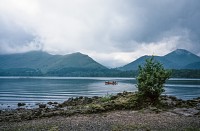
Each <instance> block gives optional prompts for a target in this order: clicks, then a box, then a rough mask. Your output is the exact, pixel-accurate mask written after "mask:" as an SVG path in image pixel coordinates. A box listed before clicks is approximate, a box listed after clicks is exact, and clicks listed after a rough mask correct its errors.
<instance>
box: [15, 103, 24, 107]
mask: <svg viewBox="0 0 200 131" xmlns="http://www.w3.org/2000/svg"><path fill="white" fill-rule="evenodd" d="M25 105H26V104H25V103H18V104H17V106H25Z"/></svg>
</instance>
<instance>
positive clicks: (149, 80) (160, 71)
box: [137, 56, 171, 103]
mask: <svg viewBox="0 0 200 131" xmlns="http://www.w3.org/2000/svg"><path fill="white" fill-rule="evenodd" d="M170 75H171V71H169V70H166V69H164V67H163V65H162V64H161V63H159V62H157V61H155V60H154V57H153V56H152V57H151V58H149V59H146V63H145V64H144V66H143V67H142V66H139V74H138V77H137V88H138V99H139V100H142V101H144V100H150V101H151V102H153V103H156V102H157V101H158V100H159V97H160V95H161V94H162V93H163V92H164V87H163V85H164V83H165V82H166V80H167V79H169V77H170ZM140 102H141V101H140Z"/></svg>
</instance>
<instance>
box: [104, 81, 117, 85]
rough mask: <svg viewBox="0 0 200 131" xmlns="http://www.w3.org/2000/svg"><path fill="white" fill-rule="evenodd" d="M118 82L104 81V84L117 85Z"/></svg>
mask: <svg viewBox="0 0 200 131" xmlns="http://www.w3.org/2000/svg"><path fill="white" fill-rule="evenodd" d="M117 84H118V82H117V81H106V82H105V85H117Z"/></svg>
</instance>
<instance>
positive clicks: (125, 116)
mask: <svg viewBox="0 0 200 131" xmlns="http://www.w3.org/2000/svg"><path fill="white" fill-rule="evenodd" d="M48 104H50V105H53V106H54V108H48V106H46V105H40V108H36V109H24V108H18V109H15V110H5V111H3V110H1V111H0V130H12V129H13V130H16V129H19V130H31V129H35V130H41V129H44V130H49V129H52V130H54V128H55V130H62V129H63V130H64V129H69V128H72V130H73V129H77V130H78V129H79V128H82V129H84V130H87V128H88V129H89V130H104V129H105V130H122V129H127V130H132V129H144V130H148V129H165V128H166V129H168V128H169V129H186V130H187V129H188V130H190V129H192V130H194V129H195V130H199V129H200V97H199V98H195V99H193V100H187V101H184V100H181V99H177V98H176V97H172V96H162V97H161V98H160V102H159V103H156V104H155V103H154V104H152V103H151V102H150V101H148V100H146V101H143V102H138V101H137V94H135V93H132V92H123V93H118V94H117V95H115V96H112V95H107V96H104V97H92V98H88V97H78V98H70V99H68V100H67V101H65V102H63V103H60V104H59V103H54V102H49V103H48ZM104 119H105V121H104ZM172 122H173V123H174V124H175V125H174V124H172ZM66 125H68V126H66ZM93 126H94V127H93ZM167 126H168V127H167ZM101 128H102V129H101Z"/></svg>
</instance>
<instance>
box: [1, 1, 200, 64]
mask: <svg viewBox="0 0 200 131" xmlns="http://www.w3.org/2000/svg"><path fill="white" fill-rule="evenodd" d="M7 1H8V2H7V3H6V4H4V3H5V2H1V1H0V4H4V5H3V6H2V7H1V5H0V16H1V15H2V14H4V15H2V16H4V17H2V19H1V17H0V29H1V30H0V42H1V45H0V52H1V53H3V52H5V49H7V51H6V52H7V53H8V52H9V51H10V49H9V48H11V47H12V48H11V49H12V50H11V51H12V52H14V49H15V48H16V49H17V51H20V48H19V47H22V48H23V50H30V49H41V48H42V49H43V50H45V51H48V52H53V53H57V54H59V53H63V54H66V53H71V52H77V51H80V52H83V53H86V54H88V53H91V52H92V53H91V54H95V55H93V57H96V58H98V60H100V62H101V63H107V61H109V60H111V59H112V57H114V55H116V54H117V53H118V54H119V53H122V54H126V56H125V55H124V57H126V60H127V61H128V60H129V56H128V55H129V54H128V53H132V56H133V57H134V58H136V57H139V56H141V55H144V53H152V50H154V49H159V50H162V51H159V53H162V52H165V53H166V52H170V51H172V50H174V49H176V48H185V49H188V50H190V51H192V52H194V53H197V54H200V46H199V43H200V37H199V36H200V28H199V21H200V1H199V0H176V1H175V0H153V1H152V0H99V1H98V0H96V1H94V0H85V1H82V0H74V1H65V0H57V1H51V0H43V1H40V0H30V1H29V2H31V4H30V3H29V2H28V1H21V2H23V4H22V5H23V6H22V5H18V4H16V3H14V4H13V1H10V0H7ZM4 7H5V9H4ZM5 14H6V15H5ZM11 21H12V22H11ZM18 23H20V24H18ZM33 32H34V33H33ZM5 43H6V44H5ZM41 43H42V44H41ZM8 45H9V48H8ZM145 45H146V46H147V47H148V48H151V50H150V49H149V50H150V51H151V52H150V51H149V50H147V49H146V47H144V46H145ZM160 47H162V48H165V49H160ZM138 50H141V51H138ZM144 51H145V52H144ZM148 51H149V52H148ZM93 52H96V53H93ZM134 52H136V53H134ZM111 53H112V54H113V56H112V57H110V58H109V59H105V58H104V57H103V56H105V55H106V54H111ZM134 55H135V56H134ZM158 55H159V54H158ZM119 56H120V55H119ZM122 58H123V56H122ZM116 59H117V60H119V59H121V57H117V58H116ZM111 61H112V60H111ZM113 62H114V60H113ZM123 62H124V61H120V60H119V61H116V65H119V63H121V64H122V63H123ZM113 65H115V63H114V64H113ZM108 66H109V65H108Z"/></svg>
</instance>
